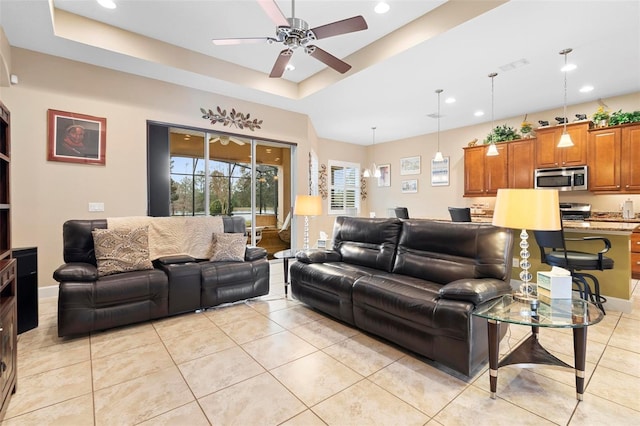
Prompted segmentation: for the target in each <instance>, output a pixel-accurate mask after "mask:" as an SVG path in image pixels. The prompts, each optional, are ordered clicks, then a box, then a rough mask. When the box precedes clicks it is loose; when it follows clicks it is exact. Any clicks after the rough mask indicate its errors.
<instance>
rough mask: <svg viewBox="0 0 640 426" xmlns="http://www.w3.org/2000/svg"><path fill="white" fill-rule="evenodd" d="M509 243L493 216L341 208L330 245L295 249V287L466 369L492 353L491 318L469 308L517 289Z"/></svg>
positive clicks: (315, 303)
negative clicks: (456, 218)
mask: <svg viewBox="0 0 640 426" xmlns="http://www.w3.org/2000/svg"><path fill="white" fill-rule="evenodd" d="M512 250H513V234H512V231H511V230H508V229H503V228H497V227H494V226H491V225H483V224H474V223H450V222H439V221H432V220H424V219H407V220H400V219H396V218H392V219H369V218H354V217H338V218H337V219H336V221H335V225H334V230H333V250H315V251H314V250H308V251H303V252H300V253H298V255H297V260H298V262H295V263H294V264H293V265H292V266H291V274H290V277H291V290H292V293H293V296H294V297H295V298H297V299H298V300H300V301H302V302H304V303H305V304H307V305H309V306H312V307H314V308H316V309H318V310H320V311H323V312H325V313H327V314H329V315H331V316H333V317H335V318H337V319H339V320H342V321H344V322H347V323H349V324H352V325H355V326H357V327H359V328H360V329H362V330H365V331H367V332H370V333H373V334H376V335H378V336H381V337H383V338H385V339H387V340H390V341H392V342H395V343H397V344H399V345H401V346H403V347H405V348H407V349H409V350H411V351H413V352H416V353H418V354H420V355H423V356H425V357H427V358H430V359H432V360H435V361H437V362H439V363H441V364H444V365H446V366H448V367H450V368H452V369H454V370H456V371H459V372H460V373H463V374H465V375H468V376H470V375H472V374H474V373H475V372H476V371H477V370H478V369H479V367H480V366H481V365H483V364H484V363H486V361H487V359H488V358H487V357H488V347H487V340H488V339H487V324H486V320H484V319H480V318H477V317H474V316H473V315H472V311H473V310H474V309H475V307H476V305H478V304H479V303H482V302H484V301H486V300H490V299H492V298H495V297H497V296H500V295H502V294H507V293H510V292H511V286H510V278H511V262H512ZM505 332H506V328H504V329H503V330H502V335H504V333H505Z"/></svg>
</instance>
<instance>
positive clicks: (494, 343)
mask: <svg viewBox="0 0 640 426" xmlns="http://www.w3.org/2000/svg"><path fill="white" fill-rule="evenodd" d="M473 315H475V316H478V317H481V318H486V319H487V322H488V335H489V384H490V386H491V398H493V399H495V398H496V388H497V384H498V368H500V367H503V366H505V365H516V366H520V367H523V368H529V367H533V366H534V365H535V364H544V365H551V366H558V367H564V368H568V369H571V370H575V374H576V392H577V394H576V395H577V398H578V400H579V401H582V398H583V393H584V368H585V360H586V352H587V327H588V326H590V325H593V324H597V323H598V322H600V321H601V320H602V318H603V314H602V312H601V311H600V309H598V307H597V306H595V305H594V304H592V303H589V302H587V301H585V300H582V299H554V300H552V301H548V302H544V301H542V300H540V301H538V305H537V306H535V305H533V304H531V303H529V302H521V301H518V300H515V299H514V298H513V296H511V295H504V296H502V297H499V298H497V299H493V300H490V301H488V302H486V303H483V304H482V305H480V306H478V307H477V308H476V310H475V311H474V312H473ZM500 323H507V324H518V325H527V326H530V327H531V336H529V337H528V338H527V339H526V340H524V341H523V342H522V343H521V344H520V345H518V346H517V347H516V348H515V349H513V350H512V351H511V352H510V353H508V354H507V355H506V356H505V357H504V358H503V359H502V360H501V361H500V362H499V363H498V354H499V353H500V332H499V329H500ZM541 327H542V328H545V327H546V328H572V329H573V353H574V361H575V365H574V367H572V366H570V365H569V364H567V363H565V362H563V361H561V360H560V359H558V358H556V357H555V356H554V355H552V354H551V353H549V352H548V351H547V350H546V349H544V348H543V347H542V345H540V342H539V341H538V331H539V329H540V328H541Z"/></svg>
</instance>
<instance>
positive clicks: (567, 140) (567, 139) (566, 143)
mask: <svg viewBox="0 0 640 426" xmlns="http://www.w3.org/2000/svg"><path fill="white" fill-rule="evenodd" d="M572 51H573V49H571V48H569V49H563V50H561V51H560V54H561V55H564V67H562V71H563V72H564V113H563V117H564V124H563V125H564V129H563V130H562V136H560V142H559V143H558V148H568V147H571V146H573V141H572V140H571V135H570V134H569V133H567V73H568V72H569V69H568V68H567V55H568V54H569V53H571V52H572Z"/></svg>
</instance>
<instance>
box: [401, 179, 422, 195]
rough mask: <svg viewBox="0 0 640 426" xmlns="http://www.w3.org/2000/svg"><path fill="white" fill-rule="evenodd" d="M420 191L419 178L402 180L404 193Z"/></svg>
mask: <svg viewBox="0 0 640 426" xmlns="http://www.w3.org/2000/svg"><path fill="white" fill-rule="evenodd" d="M415 192H418V179H409V180H403V181H402V193H404V194H412V193H415Z"/></svg>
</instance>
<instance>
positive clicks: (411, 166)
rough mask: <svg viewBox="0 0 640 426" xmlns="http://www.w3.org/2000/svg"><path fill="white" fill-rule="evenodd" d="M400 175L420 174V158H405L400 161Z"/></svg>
mask: <svg viewBox="0 0 640 426" xmlns="http://www.w3.org/2000/svg"><path fill="white" fill-rule="evenodd" d="M400 174H401V175H419V174H420V156H419V155H418V156H416V157H405V158H401V159H400Z"/></svg>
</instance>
